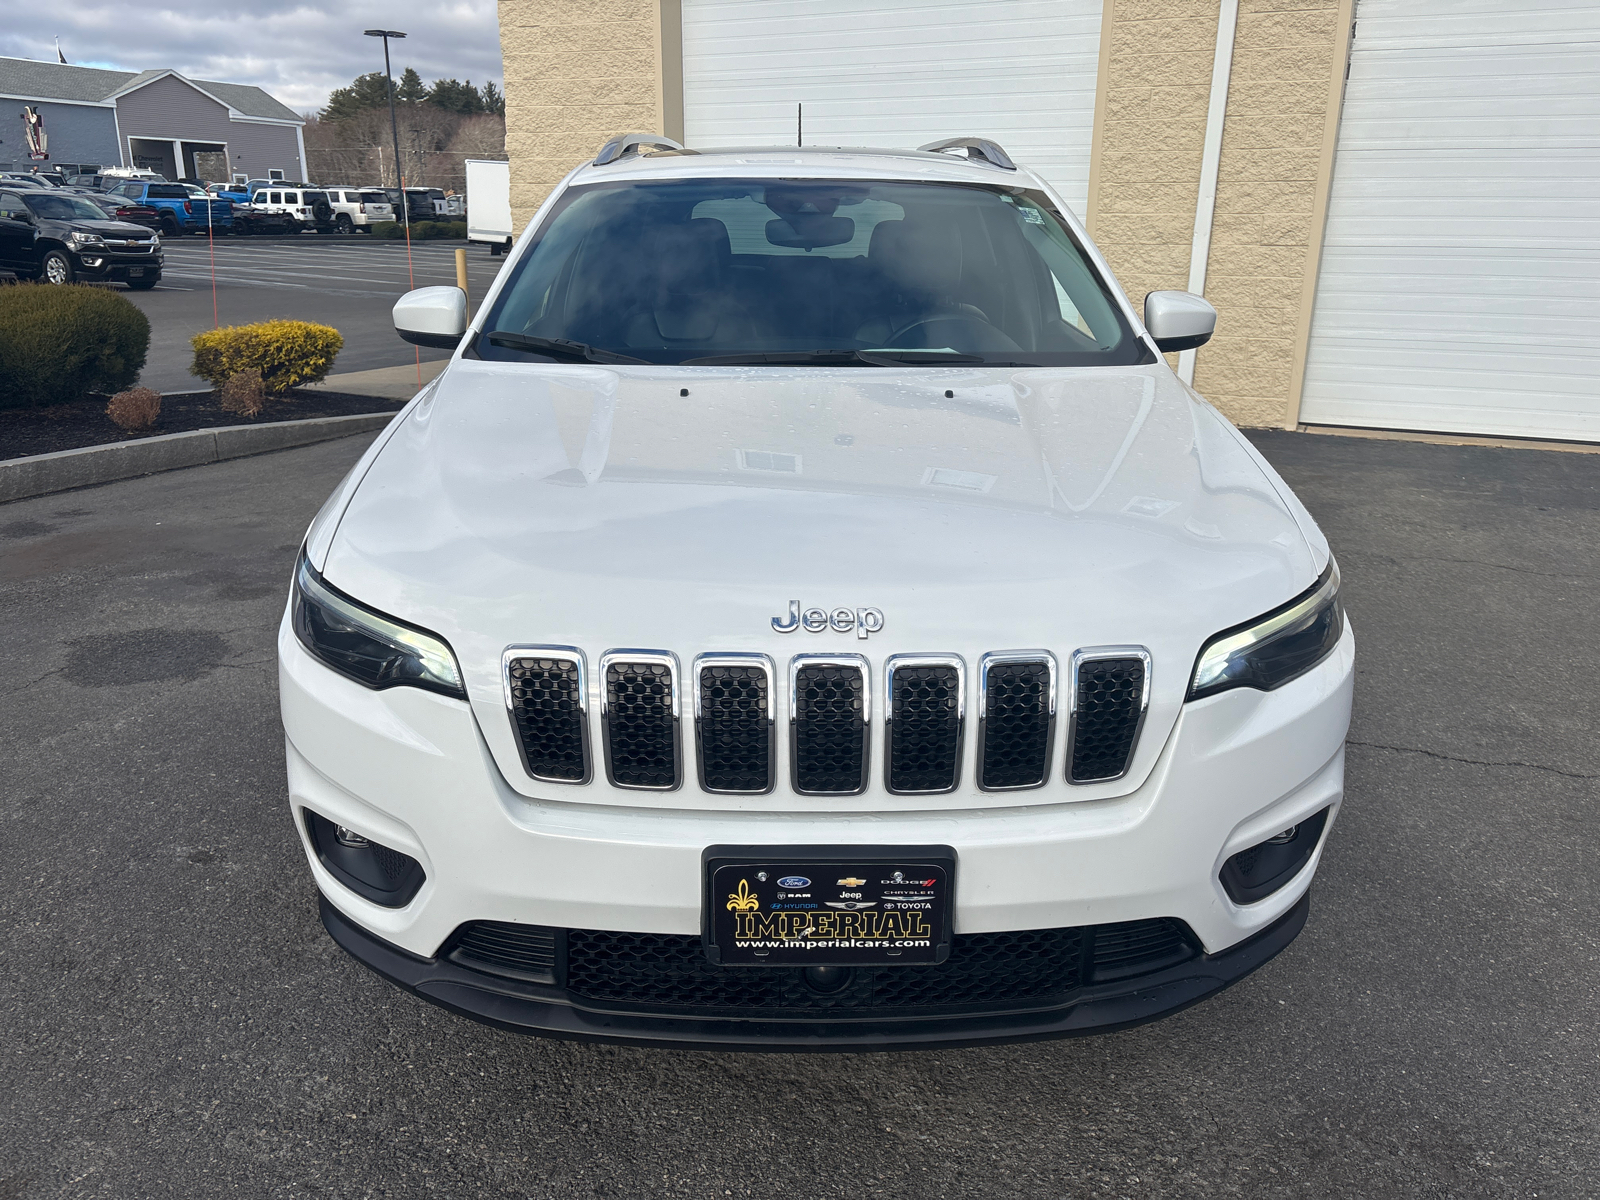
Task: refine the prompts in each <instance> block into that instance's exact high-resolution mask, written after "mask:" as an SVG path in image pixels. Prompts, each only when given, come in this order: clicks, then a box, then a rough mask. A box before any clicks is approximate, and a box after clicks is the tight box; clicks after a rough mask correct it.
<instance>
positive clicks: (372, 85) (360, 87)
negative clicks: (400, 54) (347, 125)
mask: <svg viewBox="0 0 1600 1200" xmlns="http://www.w3.org/2000/svg"><path fill="white" fill-rule="evenodd" d="M388 103H389V85H388V81H387V80H385V79H384V77H383V72H382V71H372V72H370V73H369V74H366V75H358V76H357V77H356V79H355V82H354V83H352V84H351V85H350V86H349V87H342V88H336V89H334V91H333V92H332V93H331V94H330V95H329V96H328V106H327V107H326V108H324V109H323V110H322V112H321V114H320V115H321V117H322V119H323V120H324V121H342V120H344V118H346V117H353V116H355V115H356V114H357V113H361V112H365V111H367V110H368V109H370V108H383V107H386V106H387V105H388Z"/></svg>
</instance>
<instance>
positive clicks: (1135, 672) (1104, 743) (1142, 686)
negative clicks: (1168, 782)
mask: <svg viewBox="0 0 1600 1200" xmlns="http://www.w3.org/2000/svg"><path fill="white" fill-rule="evenodd" d="M1149 702H1150V655H1149V654H1148V653H1147V652H1146V651H1145V650H1143V649H1142V648H1140V647H1138V646H1108V647H1105V648H1103V649H1098V650H1079V651H1078V652H1077V653H1076V654H1074V655H1073V656H1072V728H1071V733H1070V734H1069V741H1068V747H1067V779H1068V780H1069V781H1071V782H1072V783H1099V782H1103V781H1104V780H1108V779H1120V778H1121V777H1122V776H1123V775H1125V774H1127V771H1128V761H1129V759H1131V758H1132V757H1133V747H1134V744H1135V743H1136V742H1137V741H1138V739H1139V727H1140V726H1141V725H1142V724H1144V714H1145V708H1146V707H1147V706H1148V704H1149Z"/></svg>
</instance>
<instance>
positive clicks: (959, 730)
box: [883, 654, 967, 796]
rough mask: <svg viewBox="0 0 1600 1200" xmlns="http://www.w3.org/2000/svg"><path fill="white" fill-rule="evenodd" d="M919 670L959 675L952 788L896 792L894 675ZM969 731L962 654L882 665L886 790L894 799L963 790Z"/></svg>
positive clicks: (902, 658) (897, 657)
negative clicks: (941, 670)
mask: <svg viewBox="0 0 1600 1200" xmlns="http://www.w3.org/2000/svg"><path fill="white" fill-rule="evenodd" d="M918 667H944V668H949V669H951V670H954V671H955V673H956V704H955V746H954V749H953V751H952V754H951V758H952V760H953V761H952V765H951V768H950V785H949V786H948V787H938V788H897V787H895V785H894V765H895V740H894V739H895V723H894V710H895V700H896V694H895V674H896V672H898V671H902V670H909V669H915V668H918ZM966 728H967V664H966V661H965V660H964V659H963V658H962V657H961V656H960V655H959V654H894V655H891V656H890V657H889V659H888V660H887V661H886V662H885V663H884V665H883V786H884V789H885V790H886V791H888V792H889V793H890V794H891V795H894V796H942V795H945V794H947V793H949V792H953V791H955V790H956V788H958V787H960V786H961V767H962V761H961V760H962V752H963V750H964V749H965V745H964V742H965V734H966Z"/></svg>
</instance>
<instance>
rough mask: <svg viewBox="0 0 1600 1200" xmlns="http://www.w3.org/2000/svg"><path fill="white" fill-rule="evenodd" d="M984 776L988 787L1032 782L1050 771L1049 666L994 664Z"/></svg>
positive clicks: (981, 767)
mask: <svg viewBox="0 0 1600 1200" xmlns="http://www.w3.org/2000/svg"><path fill="white" fill-rule="evenodd" d="M987 687H988V694H987V695H986V696H985V698H984V713H983V715H984V729H983V757H982V761H981V762H980V763H979V766H978V769H979V771H980V772H981V774H980V777H979V781H980V783H981V784H982V786H984V787H987V788H1015V787H1033V786H1035V785H1037V784H1041V783H1043V782H1044V781H1045V777H1046V776H1047V775H1048V774H1049V773H1050V763H1049V761H1048V760H1049V755H1050V665H1049V663H1046V662H999V663H993V664H991V665H990V667H989V671H988V679H987Z"/></svg>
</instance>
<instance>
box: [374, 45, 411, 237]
mask: <svg viewBox="0 0 1600 1200" xmlns="http://www.w3.org/2000/svg"><path fill="white" fill-rule="evenodd" d="M365 33H366V35H367V36H368V37H375V38H382V39H383V78H384V81H385V82H386V83H387V84H388V85H389V132H390V134H392V135H393V137H394V182H395V187H396V189H397V190H398V191H399V192H400V212H401V218H400V219H401V220H402V221H404V222H405V226H406V231H407V233H409V232H410V230H411V205H409V204H407V203H406V178H405V176H404V175H402V174H401V173H400V123H399V122H398V121H397V120H396V119H395V115H394V72H393V71H392V70H391V69H390V67H389V39H390V38H403V37H405V34H403V33H401V32H400V31H399V30H398V29H368V30H365Z"/></svg>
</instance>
